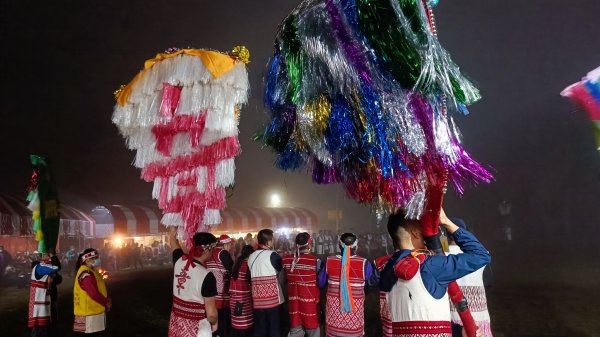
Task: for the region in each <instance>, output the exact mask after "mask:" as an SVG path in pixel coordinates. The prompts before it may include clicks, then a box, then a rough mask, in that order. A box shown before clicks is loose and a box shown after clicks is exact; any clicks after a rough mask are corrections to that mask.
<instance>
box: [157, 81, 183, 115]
mask: <svg viewBox="0 0 600 337" xmlns="http://www.w3.org/2000/svg"><path fill="white" fill-rule="evenodd" d="M181 89H183V87H178V86H174V85H170V84H169V83H163V95H162V101H161V102H160V114H161V115H163V116H164V117H172V116H173V115H174V114H175V111H176V110H177V106H179V98H180V97H181Z"/></svg>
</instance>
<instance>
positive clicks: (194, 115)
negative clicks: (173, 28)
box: [112, 46, 249, 245]
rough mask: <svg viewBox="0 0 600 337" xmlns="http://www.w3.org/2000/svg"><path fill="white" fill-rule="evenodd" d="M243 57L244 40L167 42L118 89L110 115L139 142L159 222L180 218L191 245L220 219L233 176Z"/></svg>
mask: <svg viewBox="0 0 600 337" xmlns="http://www.w3.org/2000/svg"><path fill="white" fill-rule="evenodd" d="M248 62H249V52H248V50H247V49H246V48H244V47H241V46H240V47H236V48H234V50H233V51H232V52H231V53H228V54H224V53H219V52H215V51H211V50H203V49H176V48H171V49H169V50H167V51H165V53H161V54H158V55H156V57H154V58H153V59H150V60H147V61H146V62H145V64H144V69H143V70H142V71H141V72H140V73H139V74H138V75H137V76H135V77H134V78H133V79H132V81H131V82H130V83H129V84H128V85H126V86H123V87H122V88H121V89H119V90H117V92H115V96H116V99H117V105H116V106H115V110H114V113H113V117H112V121H113V123H114V124H116V125H117V126H118V128H119V130H120V132H121V134H122V135H123V137H124V138H125V139H126V144H127V147H128V148H129V149H132V150H136V155H135V159H134V163H133V165H134V166H135V167H138V168H140V169H141V171H142V172H141V177H142V179H144V180H145V181H149V182H153V183H154V188H153V190H152V197H153V198H155V199H157V200H158V206H159V207H160V208H161V209H162V210H163V212H164V215H163V218H162V221H161V222H162V223H163V224H164V225H167V226H177V227H178V236H179V238H180V239H185V241H186V243H187V244H188V245H191V244H192V241H191V239H192V237H193V235H194V233H196V232H197V231H202V230H207V229H208V227H209V226H211V225H214V224H218V223H220V222H221V216H220V210H222V209H223V208H225V206H226V200H225V198H226V193H225V189H226V188H227V187H228V186H231V185H233V183H234V172H235V163H234V157H235V156H237V155H239V153H240V144H239V141H238V118H239V110H238V107H239V106H240V105H242V104H245V103H246V102H247V100H248V89H249V84H248V74H247V71H246V66H245V63H248Z"/></svg>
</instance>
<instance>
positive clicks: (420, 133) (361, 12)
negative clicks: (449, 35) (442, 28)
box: [260, 0, 491, 217]
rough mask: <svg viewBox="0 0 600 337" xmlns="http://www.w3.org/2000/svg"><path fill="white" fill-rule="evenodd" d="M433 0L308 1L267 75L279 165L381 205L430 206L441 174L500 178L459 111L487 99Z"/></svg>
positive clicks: (463, 179) (459, 186)
mask: <svg viewBox="0 0 600 337" xmlns="http://www.w3.org/2000/svg"><path fill="white" fill-rule="evenodd" d="M436 2H437V1H429V0H391V1H389V0H304V1H302V2H301V3H300V4H299V5H298V6H297V7H296V9H294V11H293V12H292V13H291V14H290V15H288V16H287V17H286V18H285V19H284V20H283V22H282V24H281V25H280V28H279V31H278V34H277V37H276V39H275V45H274V46H275V51H274V54H273V57H272V59H271V61H270V62H269V64H268V67H267V71H266V76H265V96H264V103H265V105H266V107H267V108H268V109H269V110H270V112H271V120H270V122H269V123H268V125H267V126H266V127H265V130H264V132H263V133H262V136H261V137H260V139H261V140H262V141H263V142H264V144H265V145H267V146H269V147H271V148H272V149H273V150H274V151H275V153H276V160H275V166H277V167H278V168H280V169H283V170H298V169H301V168H302V167H304V166H305V165H309V172H310V174H311V176H312V180H313V182H315V183H318V184H329V183H340V184H342V185H343V186H344V189H345V190H346V192H347V194H348V196H349V197H351V198H353V199H355V200H356V201H358V202H359V203H364V204H370V205H371V206H372V208H373V210H375V211H376V213H377V214H383V212H385V211H390V210H392V209H396V208H399V207H402V208H406V210H407V212H408V213H409V214H410V215H411V216H412V217H419V216H420V215H421V214H423V207H425V205H426V202H427V200H426V199H427V194H426V193H425V191H427V190H428V188H429V187H430V182H431V181H434V180H435V179H437V177H439V176H440V175H444V176H446V174H447V177H448V179H449V180H450V183H451V184H452V185H453V186H454V187H455V189H456V191H458V192H459V193H462V192H463V190H464V186H465V185H467V184H471V183H477V182H482V181H483V182H487V181H490V180H491V175H490V174H489V173H488V171H487V170H486V169H484V168H483V167H482V166H481V165H480V164H478V163H477V162H476V161H474V160H473V159H472V158H471V156H470V155H469V154H468V153H467V152H466V151H465V149H464V147H463V146H462V144H460V135H459V131H458V129H457V127H456V125H455V124H454V122H453V120H452V117H451V116H448V113H449V112H450V113H454V112H458V113H465V114H466V113H467V108H466V106H467V105H469V104H471V103H473V102H475V101H476V100H477V99H479V92H478V91H477V88H475V87H474V86H473V84H472V83H471V82H470V81H469V79H468V78H467V77H466V76H465V75H463V74H462V72H461V71H460V70H459V68H458V66H457V65H456V64H455V63H454V62H453V61H452V59H451V58H450V55H449V53H448V52H447V51H446V50H445V49H444V48H443V47H442V45H441V44H440V42H439V41H438V39H437V35H436V30H435V21H434V18H433V15H432V12H431V7H432V6H434V5H435V4H436Z"/></svg>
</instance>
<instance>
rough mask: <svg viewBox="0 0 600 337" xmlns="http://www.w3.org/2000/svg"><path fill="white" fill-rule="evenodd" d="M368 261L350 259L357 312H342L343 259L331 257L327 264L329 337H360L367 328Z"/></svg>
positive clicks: (355, 258)
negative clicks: (366, 281)
mask: <svg viewBox="0 0 600 337" xmlns="http://www.w3.org/2000/svg"><path fill="white" fill-rule="evenodd" d="M366 263H367V260H366V259H365V258H363V257H360V256H356V255H354V256H352V257H351V258H350V288H351V291H352V296H353V297H354V300H355V301H356V302H355V303H356V311H354V312H352V311H351V312H342V311H341V299H340V273H341V271H342V259H341V258H340V257H339V256H329V257H328V258H327V262H326V268H327V276H328V278H329V279H328V283H329V285H328V287H327V306H326V316H327V317H326V319H325V322H326V328H327V329H326V332H327V336H328V337H360V336H364V328H365V290H364V285H365V266H366Z"/></svg>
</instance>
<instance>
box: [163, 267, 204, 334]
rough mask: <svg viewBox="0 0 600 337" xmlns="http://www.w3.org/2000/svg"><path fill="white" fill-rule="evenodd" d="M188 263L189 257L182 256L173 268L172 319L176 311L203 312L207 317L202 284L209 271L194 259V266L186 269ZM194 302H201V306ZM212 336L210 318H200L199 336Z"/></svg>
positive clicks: (182, 312) (184, 312)
mask: <svg viewBox="0 0 600 337" xmlns="http://www.w3.org/2000/svg"><path fill="white" fill-rule="evenodd" d="M187 263H188V260H187V259H186V260H184V259H183V258H180V259H179V260H177V262H175V267H174V268H173V270H174V278H173V308H172V309H171V316H172V317H171V319H173V314H174V313H179V314H180V315H181V314H183V315H186V314H192V315H194V314H196V315H197V314H202V315H203V317H206V309H205V308H204V297H202V284H203V283H204V279H205V278H206V275H208V273H209V271H208V269H206V268H204V267H203V266H202V265H201V264H200V263H198V262H196V261H194V267H192V266H190V267H189V268H188V270H187V271H185V270H184V268H185V265H186V264H187ZM194 303H197V304H200V306H198V305H197V304H194ZM210 336H212V331H211V325H210V323H209V322H208V320H207V319H206V318H204V319H200V320H198V335H197V337H210Z"/></svg>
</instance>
